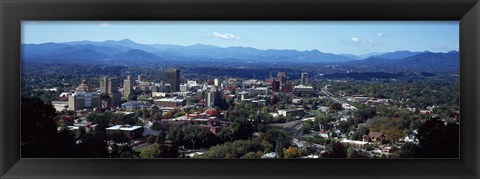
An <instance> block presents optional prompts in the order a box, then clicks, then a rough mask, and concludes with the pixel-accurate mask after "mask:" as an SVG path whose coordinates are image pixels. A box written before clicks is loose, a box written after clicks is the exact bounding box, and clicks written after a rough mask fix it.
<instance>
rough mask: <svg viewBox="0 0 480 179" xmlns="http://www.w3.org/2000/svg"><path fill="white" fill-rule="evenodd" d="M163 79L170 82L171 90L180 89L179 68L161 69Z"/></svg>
mask: <svg viewBox="0 0 480 179" xmlns="http://www.w3.org/2000/svg"><path fill="white" fill-rule="evenodd" d="M163 79H164V81H165V83H168V84H170V91H171V92H178V91H180V70H178V69H165V70H164V71H163Z"/></svg>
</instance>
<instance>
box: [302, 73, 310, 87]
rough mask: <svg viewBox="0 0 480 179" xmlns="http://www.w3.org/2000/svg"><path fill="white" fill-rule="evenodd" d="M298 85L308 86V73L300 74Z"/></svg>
mask: <svg viewBox="0 0 480 179" xmlns="http://www.w3.org/2000/svg"><path fill="white" fill-rule="evenodd" d="M300 84H302V85H303V86H306V85H307V84H308V73H302V78H301V80H300Z"/></svg>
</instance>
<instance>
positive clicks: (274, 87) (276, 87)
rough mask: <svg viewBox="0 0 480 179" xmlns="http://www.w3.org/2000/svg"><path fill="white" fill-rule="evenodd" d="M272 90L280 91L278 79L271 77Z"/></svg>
mask: <svg viewBox="0 0 480 179" xmlns="http://www.w3.org/2000/svg"><path fill="white" fill-rule="evenodd" d="M272 91H274V92H278V91H280V81H278V80H276V79H273V80H272Z"/></svg>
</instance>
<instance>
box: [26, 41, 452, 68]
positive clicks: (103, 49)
mask: <svg viewBox="0 0 480 179" xmlns="http://www.w3.org/2000/svg"><path fill="white" fill-rule="evenodd" d="M22 59H23V60H24V61H29V60H35V61H45V62H62V63H101V64H117V65H132V64H135V65H150V64H165V63H174V62H191V63H195V62H199V63H205V62H212V63H229V62H232V63H233V62H237V63H238V62H240V63H242V62H243V63H349V64H380V65H388V64H390V65H416V66H429V67H432V68H435V67H441V68H445V67H456V68H458V61H459V53H458V52H457V51H452V52H448V53H433V52H429V51H424V52H411V51H395V52H388V53H370V54H366V55H360V56H357V55H352V54H333V53H326V52H321V51H318V50H307V51H298V50H273V49H268V50H260V49H256V48H251V47H225V48H223V47H218V46H213V45H205V44H195V45H190V46H180V45H163V44H140V43H136V42H134V41H132V40H129V39H123V40H118V41H115V40H107V41H102V42H93V41H74V42H63V43H42V44H22ZM452 65H453V66H452Z"/></svg>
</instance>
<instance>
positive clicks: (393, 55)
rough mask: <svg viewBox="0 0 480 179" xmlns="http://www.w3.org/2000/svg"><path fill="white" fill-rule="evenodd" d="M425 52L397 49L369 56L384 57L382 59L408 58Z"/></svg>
mask: <svg viewBox="0 0 480 179" xmlns="http://www.w3.org/2000/svg"><path fill="white" fill-rule="evenodd" d="M421 53H423V52H411V51H406V50H404V51H395V52H388V53H384V54H381V55H372V56H370V57H368V58H382V59H403V58H407V57H411V56H414V55H418V54H421Z"/></svg>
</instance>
